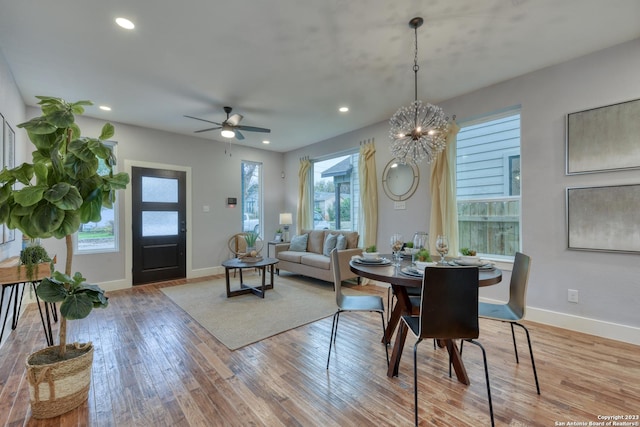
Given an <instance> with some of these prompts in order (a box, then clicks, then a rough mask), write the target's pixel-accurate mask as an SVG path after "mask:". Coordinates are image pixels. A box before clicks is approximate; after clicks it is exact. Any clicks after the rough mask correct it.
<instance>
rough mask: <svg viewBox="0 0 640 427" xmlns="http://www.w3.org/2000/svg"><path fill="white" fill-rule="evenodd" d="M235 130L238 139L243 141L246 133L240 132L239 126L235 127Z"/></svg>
mask: <svg viewBox="0 0 640 427" xmlns="http://www.w3.org/2000/svg"><path fill="white" fill-rule="evenodd" d="M234 132H235V133H236V139H237V140H238V141H242V140H243V139H244V135H243V134H241V133H240V131H239V130H238V128H235V129H234Z"/></svg>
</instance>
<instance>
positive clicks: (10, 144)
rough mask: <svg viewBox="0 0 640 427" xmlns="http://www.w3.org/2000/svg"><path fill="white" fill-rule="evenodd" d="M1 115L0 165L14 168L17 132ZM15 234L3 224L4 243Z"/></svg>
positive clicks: (13, 238) (12, 238)
mask: <svg viewBox="0 0 640 427" xmlns="http://www.w3.org/2000/svg"><path fill="white" fill-rule="evenodd" d="M0 117H2V120H1V121H2V132H0V133H2V137H1V138H0V147H1V149H2V153H1V154H0V160H1V162H0V165H1V166H2V168H5V167H6V168H7V169H12V168H14V167H15V151H16V133H15V131H14V130H13V129H12V128H11V126H9V123H7V121H6V120H5V119H4V117H3V116H2V115H0ZM2 168H0V169H2ZM15 236H16V234H15V230H11V229H9V228H7V226H6V225H4V224H3V225H2V243H7V242H12V241H14V240H15Z"/></svg>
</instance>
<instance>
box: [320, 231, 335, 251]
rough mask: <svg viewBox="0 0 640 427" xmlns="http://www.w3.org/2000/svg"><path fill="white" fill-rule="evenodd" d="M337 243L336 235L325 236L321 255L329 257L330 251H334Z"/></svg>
mask: <svg viewBox="0 0 640 427" xmlns="http://www.w3.org/2000/svg"><path fill="white" fill-rule="evenodd" d="M337 242H338V236H337V235H336V234H331V233H329V234H327V237H325V238H324V246H323V247H322V255H324V256H330V255H331V251H332V250H334V249H335V247H336V243H337Z"/></svg>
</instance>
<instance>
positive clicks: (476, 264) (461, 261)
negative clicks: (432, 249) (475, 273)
mask: <svg viewBox="0 0 640 427" xmlns="http://www.w3.org/2000/svg"><path fill="white" fill-rule="evenodd" d="M453 262H455V263H456V264H458V265H465V266H469V267H482V266H483V265H486V264H488V263H487V261H483V260H481V259H479V260H477V261H474V260H466V259H460V258H456V259H454V260H453Z"/></svg>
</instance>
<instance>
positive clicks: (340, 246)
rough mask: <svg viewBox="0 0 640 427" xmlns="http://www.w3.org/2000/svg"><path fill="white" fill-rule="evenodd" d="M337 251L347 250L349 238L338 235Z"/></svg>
mask: <svg viewBox="0 0 640 427" xmlns="http://www.w3.org/2000/svg"><path fill="white" fill-rule="evenodd" d="M336 249H337V250H339V251H342V250H344V249H347V238H346V237H345V236H344V234H338V239H337V242H336Z"/></svg>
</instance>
